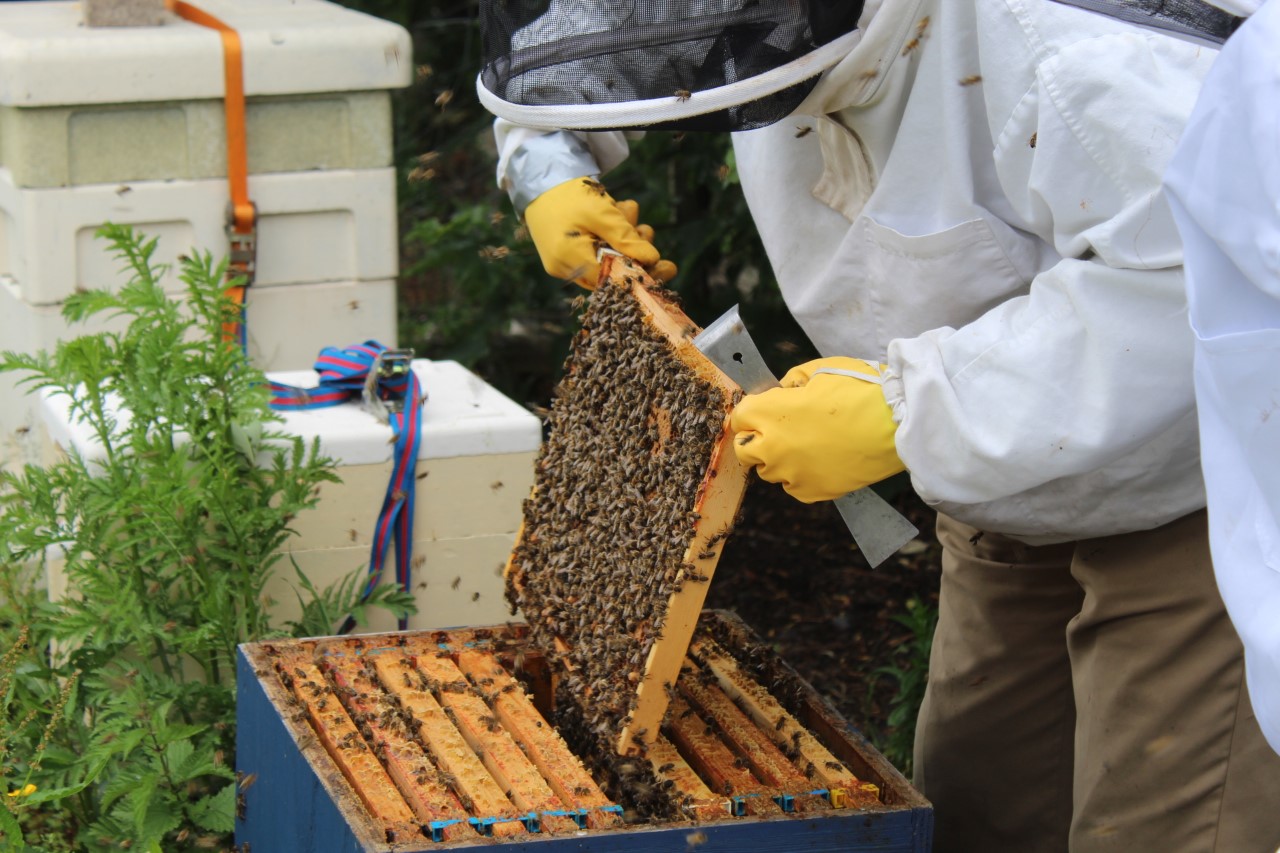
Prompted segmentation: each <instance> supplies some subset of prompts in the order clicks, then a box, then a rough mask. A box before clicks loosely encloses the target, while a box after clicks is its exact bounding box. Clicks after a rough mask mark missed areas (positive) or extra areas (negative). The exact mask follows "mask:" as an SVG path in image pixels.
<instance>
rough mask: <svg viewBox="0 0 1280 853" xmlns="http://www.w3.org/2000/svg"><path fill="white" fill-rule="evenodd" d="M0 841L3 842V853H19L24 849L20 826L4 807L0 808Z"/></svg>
mask: <svg viewBox="0 0 1280 853" xmlns="http://www.w3.org/2000/svg"><path fill="white" fill-rule="evenodd" d="M0 839H3V841H4V853H21V851H22V850H24V849H25V847H26V844H25V843H24V842H23V840H22V826H21V825H19V823H18V819H17V818H16V817H14V816H13V813H12V812H10V811H9V809H8V808H6V807H5V806H0Z"/></svg>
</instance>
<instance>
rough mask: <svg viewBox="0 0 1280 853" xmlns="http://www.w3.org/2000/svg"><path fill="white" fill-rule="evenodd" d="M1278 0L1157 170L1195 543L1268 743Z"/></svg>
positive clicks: (1276, 637)
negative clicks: (1176, 308)
mask: <svg viewBox="0 0 1280 853" xmlns="http://www.w3.org/2000/svg"><path fill="white" fill-rule="evenodd" d="M1277 43H1280V2H1277V0H1269V2H1268V3H1267V4H1265V5H1264V6H1263V7H1262V10H1261V11H1260V12H1258V13H1257V14H1256V15H1255V16H1254V17H1252V18H1250V19H1249V20H1248V21H1246V22H1245V23H1244V25H1243V26H1242V27H1241V28H1240V29H1239V31H1238V32H1236V34H1235V35H1233V36H1232V37H1231V39H1230V40H1229V41H1228V42H1227V44H1226V46H1225V47H1224V48H1223V50H1222V55H1221V57H1220V58H1219V60H1218V62H1217V64H1215V65H1214V68H1213V71H1212V72H1211V73H1210V75H1209V78H1208V79H1207V80H1206V81H1205V88H1204V93H1203V96H1202V98H1201V100H1200V102H1199V103H1198V104H1197V106H1196V111H1195V113H1194V114H1193V115H1192V117H1191V122H1190V123H1189V124H1188V125H1187V131H1186V133H1185V134H1183V137H1182V139H1181V141H1180V142H1179V144H1178V151H1177V154H1176V155H1175V156H1174V160H1173V163H1172V164H1171V166H1170V168H1169V172H1168V175H1167V176H1166V179H1165V180H1166V183H1167V184H1168V187H1169V194H1170V198H1171V202H1172V204H1173V209H1174V213H1175V215H1176V216H1177V218H1178V225H1179V227H1180V228H1181V230H1182V233H1183V238H1184V240H1185V243H1186V253H1187V293H1188V297H1189V299H1190V310H1191V323H1192V327H1193V329H1194V331H1195V335H1196V359H1195V387H1196V403H1197V408H1198V411H1199V415H1200V434H1201V447H1202V457H1203V466H1204V479H1205V486H1206V488H1207V490H1208V500H1209V544H1210V547H1211V548H1212V551H1213V568H1214V572H1215V573H1216V575H1217V579H1218V589H1219V590H1221V592H1222V600H1223V601H1224V602H1225V603H1226V606H1227V612H1228V613H1229V614H1230V616H1231V621H1232V624H1234V625H1235V628H1236V631H1237V633H1239V635H1240V639H1241V640H1242V641H1243V643H1244V654H1245V670H1246V673H1247V677H1248V682H1249V694H1250V697H1251V699H1252V701H1253V709H1254V713H1255V714H1256V715H1257V718H1258V722H1259V723H1260V724H1261V726H1262V730H1263V732H1264V733H1265V734H1266V736H1267V739H1268V741H1269V742H1270V743H1271V746H1272V747H1273V748H1274V749H1276V750H1277V751H1280V464H1277V460H1280V414H1277V410H1278V409H1280V380H1278V377H1280V251H1277V247H1280V207H1277V199H1280V113H1277V108H1276V106H1277V104H1280V56H1278V55H1277V53H1276V47H1275V46H1276V44H1277Z"/></svg>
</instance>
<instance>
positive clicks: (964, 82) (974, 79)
mask: <svg viewBox="0 0 1280 853" xmlns="http://www.w3.org/2000/svg"><path fill="white" fill-rule="evenodd" d="M981 82H982V75H981V74H970V75H969V76H968V77H961V78H960V85H961V86H972V85H973V84H975V83H981Z"/></svg>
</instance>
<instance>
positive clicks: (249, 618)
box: [0, 225, 412, 853]
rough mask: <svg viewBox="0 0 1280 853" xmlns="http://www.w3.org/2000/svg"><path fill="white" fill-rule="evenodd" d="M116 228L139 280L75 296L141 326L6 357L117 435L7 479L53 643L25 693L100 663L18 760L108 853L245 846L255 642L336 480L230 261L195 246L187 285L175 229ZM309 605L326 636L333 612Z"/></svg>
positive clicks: (3, 502)
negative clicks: (291, 402)
mask: <svg viewBox="0 0 1280 853" xmlns="http://www.w3.org/2000/svg"><path fill="white" fill-rule="evenodd" d="M100 236H102V237H104V238H105V239H106V240H107V241H108V242H109V244H110V246H111V248H112V250H113V251H114V253H115V254H116V256H117V257H118V258H119V259H120V260H121V261H122V262H123V264H124V266H125V268H126V269H127V270H128V272H129V273H130V280H129V281H128V283H127V284H125V285H124V286H123V287H121V288H119V289H118V290H116V291H115V292H109V291H105V290H96V291H90V292H84V293H78V294H76V295H74V296H73V297H71V298H70V299H68V301H67V303H66V305H65V309H64V313H65V316H66V317H67V319H68V320H70V321H72V322H78V321H83V320H87V319H90V318H93V317H105V318H107V319H109V320H111V321H112V322H113V323H114V324H115V325H116V326H117V327H118V326H119V325H120V324H121V323H122V322H123V323H124V330H123V331H119V332H109V331H108V332H98V333H95V334H85V335H82V336H80V337H77V338H74V339H72V340H68V341H65V342H63V343H60V344H58V346H57V348H56V349H55V350H54V351H52V352H41V353H36V354H29V353H16V352H6V353H4V354H3V355H0V370H16V371H20V372H22V373H23V374H24V376H25V378H24V381H25V382H26V383H27V384H28V385H29V386H30V387H31V388H32V389H33V390H35V391H38V392H40V393H46V394H55V395H59V396H61V397H62V398H64V399H65V400H66V401H67V402H68V404H69V406H70V410H71V412H72V414H73V416H74V417H76V418H78V419H80V420H82V421H83V422H84V423H85V424H87V425H88V427H89V428H90V429H91V431H92V433H93V435H94V437H95V439H96V442H97V444H98V445H99V446H100V447H101V451H102V452H101V456H100V457H98V458H94V459H92V460H89V459H85V458H82V457H81V456H79V455H78V454H76V453H75V452H74V451H72V452H70V453H69V455H67V456H66V457H65V458H62V459H60V460H59V461H56V462H54V463H52V464H49V465H45V466H27V467H25V469H24V470H23V471H22V472H21V473H18V474H11V473H6V474H2V475H0V567H3V572H4V574H5V579H4V583H3V585H2V586H0V590H2V591H3V593H4V594H5V595H6V597H8V598H9V600H10V603H11V605H12V606H13V607H14V609H15V612H16V613H18V614H19V617H20V618H21V619H22V621H23V622H24V623H26V624H29V625H30V626H31V640H32V644H33V646H34V647H36V648H38V649H42V650H45V653H44V654H43V655H42V656H41V657H40V662H39V665H36V666H33V667H31V668H29V669H28V670H26V671H25V672H23V673H21V678H20V679H19V682H18V683H16V684H15V686H14V691H13V695H14V696H15V697H16V699H17V700H18V701H19V702H22V701H25V702H27V703H30V704H33V705H35V704H38V703H40V702H43V701H47V696H48V695H49V693H50V692H51V691H53V692H56V691H57V690H58V687H57V685H63V684H66V679H67V678H69V677H70V675H71V674H72V673H73V672H79V673H81V674H82V675H81V676H80V679H79V683H78V684H76V685H75V686H74V689H72V690H70V691H69V692H68V695H67V699H66V712H65V714H63V715H62V717H63V721H62V722H63V724H62V725H61V726H60V727H59V728H58V730H57V731H58V734H57V736H56V737H55V738H53V739H52V740H51V741H50V742H49V743H48V744H47V746H46V748H45V749H44V751H43V755H42V757H41V761H40V766H39V767H38V768H34V769H33V768H31V767H29V766H28V767H22V766H21V763H20V762H15V763H14V765H13V766H12V767H11V768H8V769H10V770H12V771H21V772H22V773H23V774H25V775H24V776H23V778H26V777H27V776H30V778H32V779H33V781H34V782H35V783H37V784H38V786H39V788H40V789H49V790H56V791H62V792H64V796H63V798H62V800H61V801H60V803H59V807H60V808H63V809H65V810H66V815H65V819H64V820H62V821H61V822H60V823H61V825H62V826H64V827H66V826H70V827H71V830H70V834H71V835H72V836H73V837H74V839H75V841H76V843H77V844H79V845H84V846H86V847H87V848H88V849H98V848H99V847H104V848H106V847H110V848H111V849H116V848H118V847H128V848H130V849H133V850H146V851H160V850H164V851H166V853H173V851H187V850H202V849H218V848H225V847H226V846H228V845H229V833H230V832H231V830H232V828H233V824H234V817H235V781H234V779H235V771H234V768H233V767H232V761H231V757H232V756H233V755H234V737H235V685H234V674H235V653H236V646H237V645H238V644H239V643H242V642H246V641H252V640H257V639H261V638H264V637H268V636H272V635H278V633H279V632H276V631H273V628H272V625H271V622H270V615H271V614H270V602H268V601H266V600H265V599H264V594H263V589H264V585H265V584H266V582H267V580H268V578H269V577H270V576H271V573H272V572H273V571H276V570H277V568H278V563H279V561H280V559H281V554H282V552H283V548H282V546H283V545H284V544H285V542H286V541H287V540H288V539H289V537H290V536H291V535H292V531H291V529H290V523H291V521H292V520H293V519H294V518H295V517H296V516H297V514H298V513H300V512H304V511H306V510H307V509H308V508H310V507H312V506H314V505H315V503H316V501H317V494H318V487H319V486H320V484H321V483H324V482H329V481H335V480H336V479H337V477H336V475H335V472H334V467H333V463H332V462H331V461H330V460H328V459H326V458H324V457H322V456H321V455H320V453H319V449H318V446H311V447H307V446H305V444H304V443H303V442H302V441H301V440H300V439H297V438H296V437H289V436H286V435H284V434H282V433H281V432H280V431H279V430H278V429H277V428H274V427H273V423H274V422H276V421H277V420H278V418H277V417H276V416H275V415H274V414H273V413H272V412H271V410H270V408H269V406H268V398H267V386H266V383H265V378H264V376H263V374H262V373H261V372H260V371H258V370H255V369H253V368H252V367H251V366H250V365H249V364H248V362H247V360H246V357H245V355H244V353H243V352H242V351H241V350H240V348H239V347H237V346H235V345H232V344H229V343H226V342H225V341H224V340H223V323H224V321H226V320H227V319H228V318H229V317H230V316H231V315H232V312H234V311H235V310H236V309H235V307H234V305H233V304H232V303H231V301H230V300H229V299H228V297H227V296H226V295H225V293H224V287H225V281H226V267H225V264H224V263H218V262H216V261H215V260H214V259H213V257H212V256H210V255H208V254H199V255H194V256H192V257H189V258H184V259H183V260H182V261H181V262H180V264H181V266H180V269H179V275H178V278H179V279H180V280H181V281H182V282H183V284H184V285H185V292H184V295H183V297H184V298H183V299H182V301H181V302H179V301H177V300H175V299H173V298H171V297H170V296H169V295H167V294H166V293H165V292H164V290H163V288H162V287H161V285H160V283H159V280H160V278H161V276H162V274H163V272H164V270H163V269H161V268H159V267H157V265H155V264H154V263H153V261H152V258H153V254H154V252H155V248H156V241H154V240H146V239H144V238H143V237H141V236H139V235H137V234H135V233H134V232H133V231H132V230H131V229H129V228H125V227H119V226H110V225H109V226H106V227H104V228H103V229H102V231H101V233H100ZM121 412H127V413H128V415H127V416H126V415H123V414H119V413H121ZM47 560H56V561H58V562H60V563H61V565H62V571H63V573H64V575H65V577H66V580H67V592H66V594H65V595H64V596H63V597H61V598H59V599H57V600H54V601H49V600H42V599H41V596H42V595H43V593H41V592H39V591H38V590H36V589H34V587H33V583H32V581H33V576H34V575H36V574H38V570H37V571H33V570H32V569H31V567H32V566H37V567H38V566H40V565H42V564H43V563H45V561H47ZM359 587H360V585H359V584H358V583H355V582H353V581H350V580H349V581H348V582H347V583H345V584H344V585H341V586H340V588H339V589H338V590H337V591H335V590H324V591H318V590H315V589H314V588H313V587H312V586H311V584H310V583H306V582H304V583H303V586H302V589H303V594H304V595H305V596H307V600H306V601H304V608H306V606H307V605H310V607H309V609H307V610H306V612H307V613H309V614H312V615H313V616H316V617H321V616H323V617H328V616H333V615H335V614H337V615H338V616H339V617H340V615H341V613H342V611H343V608H344V607H346V608H350V607H352V606H354V605H356V604H358V603H359V591H360V590H359ZM313 598H314V599H318V600H319V602H320V604H314V603H312V602H311V599H313ZM374 603H375V604H377V605H379V606H385V607H387V608H388V609H391V610H392V611H393V612H395V613H397V615H399V614H403V613H405V612H406V611H409V610H411V609H412V603H411V600H409V599H408V597H407V596H406V595H404V594H403V593H391V592H388V591H387V590H381V591H379V592H378V594H377V596H376V597H375V599H374ZM303 623H305V624H299V625H298V626H297V627H298V628H300V629H301V628H305V629H307V630H308V631H309V632H310V633H326V632H329V631H331V630H332V628H333V624H334V623H333V622H332V621H331V622H329V623H328V624H327V625H321V624H320V622H319V618H311V619H307V620H303ZM316 628H322V629H323V630H321V631H316V630H315V629H316ZM87 779H92V781H93V783H92V784H85V781H86V780H87ZM76 786H80V787H76ZM32 796H33V799H34V797H35V796H36V795H35V794H33V795H32Z"/></svg>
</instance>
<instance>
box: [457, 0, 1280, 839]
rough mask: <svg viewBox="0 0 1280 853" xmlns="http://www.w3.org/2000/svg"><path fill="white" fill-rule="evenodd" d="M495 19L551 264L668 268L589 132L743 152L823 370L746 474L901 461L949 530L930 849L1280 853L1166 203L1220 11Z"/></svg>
mask: <svg viewBox="0 0 1280 853" xmlns="http://www.w3.org/2000/svg"><path fill="white" fill-rule="evenodd" d="M1075 2H1081V3H1083V2H1085V0H1075ZM485 5H489V8H488V9H487V11H486V14H487V15H488V16H489V17H488V19H487V22H486V40H487V43H488V47H489V56H490V60H489V61H488V62H487V64H486V66H485V70H484V72H483V73H482V74H481V77H480V80H479V82H478V89H479V92H480V95H481V99H482V101H483V102H484V103H485V104H486V105H487V106H488V107H489V108H490V109H491V110H492V111H493V112H494V113H495V114H496V115H498V116H499V120H498V122H497V123H496V133H497V138H498V143H499V149H500V163H499V180H500V181H501V182H502V183H503V185H504V186H506V187H507V188H508V190H509V192H510V194H511V196H512V199H513V201H514V202H515V204H516V206H517V208H518V209H519V210H521V211H522V212H523V215H524V217H525V221H526V223H527V225H528V227H529V231H530V233H531V235H532V237H533V239H534V241H535V243H536V244H537V247H538V251H539V253H540V255H541V256H542V259H543V262H544V265H545V266H546V268H547V270H548V271H549V272H551V273H552V274H553V275H557V276H560V277H563V278H569V279H574V280H577V281H578V282H580V283H582V284H584V285H587V286H590V285H592V284H593V283H594V281H595V276H596V275H597V271H596V269H595V256H596V252H595V246H594V241H595V240H597V239H599V240H603V241H604V242H607V243H609V244H610V245H612V246H613V247H614V248H615V249H618V250H619V251H621V252H624V253H626V254H628V255H631V256H633V257H635V258H636V259H637V260H639V261H640V262H641V263H643V264H645V265H646V266H649V267H651V268H652V269H653V270H654V272H655V274H656V275H657V276H658V277H660V278H665V277H669V276H670V275H671V274H672V272H673V269H672V267H671V265H670V264H669V263H667V262H665V261H663V259H662V258H661V255H660V252H659V251H658V250H657V248H656V247H655V246H654V244H653V240H652V232H651V230H649V229H644V228H638V227H636V225H635V223H636V222H637V221H638V220H639V217H638V212H637V211H636V209H635V207H634V205H629V204H624V203H614V200H613V199H612V198H611V197H610V196H609V195H608V194H607V192H606V191H605V188H604V186H603V185H601V184H600V183H598V182H597V181H596V180H594V178H595V177H596V176H598V175H600V174H603V173H606V172H607V171H608V169H609V168H611V167H612V166H614V165H616V164H617V163H618V162H619V161H620V160H621V159H622V158H623V157H624V156H625V154H626V138H625V134H624V133H620V132H616V131H614V132H591V131H603V130H605V129H610V128H613V129H616V128H623V129H638V128H646V127H650V128H652V127H660V128H667V127H681V128H686V129H713V130H714V129H722V130H734V131H740V132H738V133H736V134H735V135H734V150H735V155H736V158H737V166H738V172H739V175H740V177H741V181H742V186H743V190H744V192H745V194H746V197H747V201H748V203H749V204H750V206H751V210H752V213H753V215H754V217H755V220H756V222H757V225H758V227H759V231H760V234H761V236H762V238H763V241H764V245H765V248H766V250H767V252H768V254H769V258H770V261H771V263H772V265H773V268H774V272H775V274H776V276H777V279H778V282H779V285H780V287H781V290H782V293H783V296H784V297H785V299H786V301H787V304H788V306H789V307H790V309H791V311H792V313H793V314H794V315H795V316H796V318H797V319H798V320H799V322H800V324H801V325H802V326H803V328H804V330H805V331H806V333H807V334H808V336H809V337H810V339H811V340H812V342H813V343H814V344H815V345H816V347H817V349H818V350H819V351H820V352H821V353H822V354H823V355H824V356H825V358H823V359H820V360H819V361H817V362H811V363H809V364H804V365H801V366H799V367H797V368H794V369H793V370H792V371H791V372H789V373H788V374H787V375H786V377H784V380H783V385H784V386H786V387H783V388H780V389H776V390H773V391H768V392H765V393H763V394H760V395H758V396H755V397H749V398H747V399H746V400H744V401H743V402H742V403H741V404H740V405H739V406H738V407H737V409H736V410H735V412H734V413H733V416H732V426H733V428H734V429H735V430H737V431H739V432H748V433H754V440H753V441H751V442H750V443H747V444H739V445H738V447H737V452H738V454H739V457H740V458H741V459H742V460H743V461H744V462H746V463H747V464H749V465H752V466H755V468H756V470H757V471H758V472H759V473H760V475H761V476H762V477H764V478H765V479H767V480H772V481H775V482H780V483H781V484H782V485H783V487H784V488H786V490H787V491H788V492H790V493H791V494H793V495H795V496H796V497H798V498H799V499H801V500H804V501H816V500H824V499H830V498H833V497H836V496H838V495H841V494H843V493H845V492H848V491H850V490H853V489H857V488H859V487H861V486H864V485H867V484H868V483H874V482H876V481H878V480H880V479H883V478H885V477H888V476H890V475H892V474H894V473H896V472H898V471H900V470H902V469H903V468H904V467H905V468H906V469H907V470H909V471H910V473H911V479H912V482H913V484H914V487H915V489H916V491H917V492H918V493H919V494H920V495H921V496H922V497H923V498H924V499H925V500H926V501H928V502H929V503H930V504H931V505H933V506H935V507H936V508H937V509H938V510H939V517H938V539H939V541H940V542H941V543H942V546H943V549H944V553H943V566H942V568H943V576H942V591H941V599H940V604H939V607H940V613H939V621H938V628H937V633H936V635H935V638H934V643H933V657H932V659H931V661H930V670H929V685H928V691H927V694H926V697H925V701H924V706H923V707H922V709H921V712H920V720H919V725H918V730H917V739H916V752H915V767H916V779H915V782H916V784H917V785H918V786H919V787H920V788H921V790H922V791H923V792H924V793H925V795H926V796H928V797H929V798H930V799H931V800H932V801H933V804H934V807H935V848H934V849H935V850H937V851H942V852H943V853H946V851H962V853H975V851H982V853H988V851H1018V853H1024V851H1063V850H1071V851H1074V853H1085V851H1157V850H1158V851H1161V852H1162V853H1168V852H1169V851H1211V850H1212V851H1260V853H1261V851H1265V853H1272V851H1274V850H1275V849H1276V847H1277V845H1278V844H1280V809H1277V808H1276V807H1275V804H1276V802H1277V797H1280V757H1277V756H1276V755H1275V754H1273V753H1272V752H1271V751H1270V750H1269V749H1268V747H1267V744H1266V741H1265V740H1264V738H1263V736H1262V733H1261V731H1260V730H1259V727H1258V724H1257V721H1256V720H1255V719H1254V716H1253V712H1252V710H1251V707H1250V704H1249V700H1248V695H1247V692H1246V690H1245V688H1244V664H1243V659H1242V652H1241V646H1240V641H1239V639H1238V638H1237V636H1236V634H1235V632H1234V630H1233V629H1232V626H1231V624H1230V622H1229V620H1228V618H1227V615H1226V613H1225V610H1224V607H1223V604H1222V600H1221V598H1220V596H1219V595H1218V592H1217V589H1216V587H1215V584H1214V578H1213V574H1212V570H1211V567H1210V562H1209V551H1208V542H1207V529H1206V519H1205V512H1204V506H1205V494H1204V487H1203V481H1202V479H1201V475H1200V464H1199V447H1198V440H1197V427H1196V414H1195V409H1194V398H1193V393H1192V383H1191V361H1192V350H1193V338H1192V335H1191V332H1190V330H1189V328H1188V323H1187V316H1186V299H1185V294H1184V291H1183V274H1182V266H1181V264H1182V249H1181V243H1180V241H1179V239H1178V234H1177V231H1176V228H1175V226H1174V222H1173V218H1172V216H1171V214H1170V211H1169V208H1168V205H1167V203H1166V201H1165V198H1164V196H1163V195H1162V192H1161V182H1160V181H1161V174H1162V172H1163V171H1164V168H1165V166H1166V165H1167V163H1168V161H1169V157H1170V155H1171V153H1172V151H1173V147H1174V144H1175V143H1176V142H1177V140H1178V137H1179V134H1180V133H1181V131H1182V128H1183V126H1184V125H1185V123H1186V120H1187V116H1188V114H1189V112H1190V110H1191V107H1192V104H1193V103H1194V101H1195V97H1196V93H1197V91H1198V90H1199V87H1200V83H1201V80H1202V79H1203V77H1204V75H1205V73H1206V72H1207V71H1208V69H1209V67H1210V65H1211V64H1212V62H1213V60H1214V58H1215V56H1216V44H1217V43H1220V41H1221V40H1222V39H1223V38H1224V37H1225V36H1226V35H1227V34H1228V33H1229V32H1230V31H1231V29H1232V28H1233V27H1234V25H1235V23H1236V21H1235V20H1234V19H1233V18H1231V17H1230V16H1228V15H1224V14H1222V13H1220V12H1219V11H1218V10H1216V9H1213V8H1212V7H1209V6H1204V5H1202V4H1200V3H1199V2H1197V1H1196V0H1185V2H1180V3H1177V4H1164V3H1146V4H1142V3H1133V4H1121V3H1116V4H1114V5H1115V6H1116V8H1115V9H1111V10H1109V13H1108V14H1101V13H1097V12H1095V11H1086V10H1084V9H1082V8H1077V7H1076V6H1074V5H1071V4H1069V3H1061V2H1049V0H1003V2H996V1H995V0H963V1H962V0H898V2H893V3H884V4H881V3H879V2H874V0H870V2H867V3H866V5H865V8H863V7H862V6H860V5H859V4H856V3H839V2H831V3H821V2H816V0H815V2H811V3H809V4H804V3H796V2H784V1H783V0H777V2H770V0H751V2H741V3H735V2H729V0H722V2H714V3H705V4H704V3H678V4H677V3H664V2H651V3H645V2H641V0H636V2H631V3H626V4H610V3H590V2H585V1H584V0H577V2H565V1H564V0H559V1H558V2H555V1H554V0H553V2H552V3H551V6H550V9H549V10H548V11H546V12H545V14H543V15H541V16H540V17H537V18H533V19H528V20H522V19H520V18H519V17H514V18H506V17H504V15H507V14H509V13H510V9H511V8H512V6H509V5H508V4H499V3H494V4H491V5H490V4H485ZM1089 5H1092V6H1095V7H1104V8H1105V7H1108V6H1111V5H1113V4H1112V3H1110V2H1108V0H1096V2H1090V3H1089ZM1166 6H1167V7H1171V8H1173V11H1172V12H1169V11H1167V10H1165V7H1166ZM1161 10H1164V11H1161ZM806 13H807V14H808V15H809V16H810V18H811V20H809V21H802V22H800V24H801V25H800V26H797V21H796V20H795V18H794V16H795V15H797V14H798V15H801V16H804V15H805V14H806ZM854 16H857V20H853V18H854ZM797 33H800V35H797ZM682 38H683V40H682ZM615 92H622V93H623V95H622V96H621V97H618V98H615V97H614V95H613V93H615ZM784 116H787V117H788V118H787V120H786V121H778V119H780V118H782V117H784ZM798 127H812V128H814V130H815V132H812V133H803V132H800V131H798ZM535 128H544V130H537V129H535ZM565 128H571V129H572V130H565ZM553 129H554V130H553ZM821 367H835V368H837V370H843V371H844V372H845V373H846V374H853V375H841V374H839V373H817V370H818V369H819V368H821ZM859 375H862V376H865V377H867V378H868V379H869V380H872V381H861V380H860V379H859V378H857V377H858V376H859Z"/></svg>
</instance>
